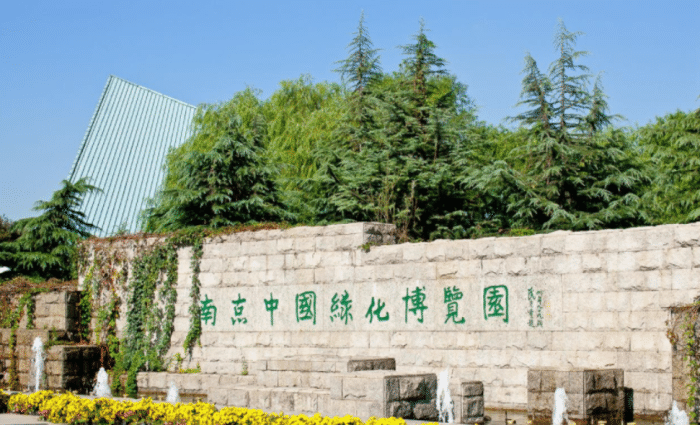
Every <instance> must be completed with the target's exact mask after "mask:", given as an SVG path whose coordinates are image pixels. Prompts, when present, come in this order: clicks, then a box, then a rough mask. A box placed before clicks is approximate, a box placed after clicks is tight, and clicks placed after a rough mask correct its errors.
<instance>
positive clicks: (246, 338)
mask: <svg viewBox="0 0 700 425" xmlns="http://www.w3.org/2000/svg"><path fill="white" fill-rule="evenodd" d="M391 230H392V228H391V226H389V225H383V224H376V223H353V224H347V225H333V226H326V227H297V228H292V229H289V230H270V231H258V232H245V233H238V234H232V235H228V236H220V237H216V238H214V239H210V240H206V241H205V244H204V254H203V258H202V261H201V273H200V280H201V283H202V288H201V300H202V305H201V306H202V313H203V314H202V319H203V322H202V325H203V335H202V341H201V342H202V346H201V348H196V349H195V351H194V355H193V357H192V359H191V361H190V362H189V364H185V365H183V366H185V367H186V366H190V367H194V366H195V365H196V364H199V365H200V366H201V368H202V372H203V373H213V374H240V373H241V372H242V371H243V369H244V365H245V367H246V370H248V369H250V373H251V374H254V373H256V372H257V371H258V369H260V368H258V366H257V365H259V364H266V363H265V362H267V361H270V360H284V359H299V358H303V359H305V360H310V361H313V360H327V361H328V360H332V359H336V358H337V359H340V358H349V357H357V356H369V357H391V358H395V359H396V368H397V371H401V372H404V373H437V372H440V371H441V370H443V369H445V368H447V367H449V368H450V369H451V385H450V387H451V391H452V393H453V394H456V395H459V394H460V391H461V390H460V382H461V381H483V383H484V400H485V404H486V407H491V408H498V407H503V408H509V409H525V408H526V405H527V389H528V388H527V374H528V369H559V370H575V369H576V370H578V369H606V368H620V369H623V371H624V382H625V386H627V387H629V388H632V389H633V390H634V409H635V413H637V414H658V413H660V412H662V411H665V410H667V409H669V408H670V406H671V402H672V399H671V397H672V348H671V345H670V343H669V341H668V339H667V337H666V327H667V325H666V321H667V319H669V307H671V306H675V305H680V304H688V303H689V302H690V301H692V299H693V298H695V297H697V296H698V295H700V282H699V281H698V273H697V269H696V268H697V267H700V225H697V224H692V225H668V226H659V227H648V228H636V229H628V230H605V231H594V232H575V233H572V232H562V231H559V232H554V233H550V234H547V235H535V236H527V237H518V238H484V239H476V240H459V241H435V242H430V243H407V244H400V245H381V246H369V251H367V252H366V251H365V250H364V249H362V248H361V246H362V245H364V244H367V242H371V241H378V242H387V241H389V240H390V239H391V237H390V236H389V234H390V232H391ZM369 245H371V244H369ZM365 247H367V245H365ZM178 255H179V276H178V302H177V306H176V319H175V332H174V334H173V340H172V349H171V350H170V353H169V354H170V355H175V353H177V352H180V353H182V348H181V347H182V343H183V341H184V338H185V335H186V334H187V331H188V328H189V320H190V318H189V315H188V309H189V291H190V285H191V278H192V274H191V269H190V255H191V251H190V249H182V250H180V251H179V254H178ZM280 376H282V375H280ZM279 379H282V378H279ZM279 385H280V386H284V383H283V382H280V383H279Z"/></svg>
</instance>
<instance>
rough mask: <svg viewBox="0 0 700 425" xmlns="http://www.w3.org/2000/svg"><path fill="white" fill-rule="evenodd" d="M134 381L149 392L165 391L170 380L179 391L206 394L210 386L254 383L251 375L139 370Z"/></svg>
mask: <svg viewBox="0 0 700 425" xmlns="http://www.w3.org/2000/svg"><path fill="white" fill-rule="evenodd" d="M136 381H137V384H138V387H139V391H144V392H149V393H161V392H167V391H168V389H169V388H170V384H171V382H172V383H174V384H175V385H176V386H177V387H178V389H179V390H180V392H183V393H190V394H206V393H207V392H208V391H209V390H210V389H212V388H221V387H227V386H236V385H254V384H255V381H256V379H255V376H253V375H232V374H214V373H171V372H140V373H139V374H138V375H137V376H136Z"/></svg>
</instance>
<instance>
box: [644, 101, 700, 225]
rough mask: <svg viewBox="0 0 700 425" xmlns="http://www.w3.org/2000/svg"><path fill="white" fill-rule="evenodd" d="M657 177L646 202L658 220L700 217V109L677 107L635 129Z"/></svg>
mask: <svg viewBox="0 0 700 425" xmlns="http://www.w3.org/2000/svg"><path fill="white" fill-rule="evenodd" d="M635 136H636V141H637V143H638V144H639V146H640V148H641V149H642V151H643V152H644V156H645V157H646V158H647V159H648V160H649V161H650V162H651V166H652V167H653V169H654V179H653V182H652V183H651V184H650V185H649V187H648V189H647V191H646V193H645V195H644V204H645V206H646V208H647V209H648V211H649V214H650V215H651V216H652V219H651V221H652V222H653V223H654V224H662V223H689V222H694V221H698V219H699V218H700V109H697V110H695V111H692V112H688V113H686V112H682V111H677V112H674V113H672V114H668V115H666V116H664V117H659V118H657V119H656V122H654V123H650V124H648V125H646V126H644V127H642V128H639V129H637V130H636V131H635Z"/></svg>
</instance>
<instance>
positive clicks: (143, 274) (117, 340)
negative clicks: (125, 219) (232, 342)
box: [78, 223, 290, 397]
mask: <svg viewBox="0 0 700 425" xmlns="http://www.w3.org/2000/svg"><path fill="white" fill-rule="evenodd" d="M288 227H290V226H289V225H288V224H286V223H281V224H280V223H259V224H253V225H238V226H234V227H226V228H219V229H214V230H212V229H205V228H190V229H183V230H179V231H177V232H174V233H171V234H168V235H165V236H160V237H149V236H148V235H143V234H142V235H127V236H123V237H119V238H108V239H90V240H88V241H87V242H86V243H83V244H82V245H81V247H80V249H79V252H78V255H79V261H78V270H79V273H80V275H81V276H85V278H84V282H83V295H82V298H81V303H80V316H81V320H80V321H81V324H80V328H81V330H80V332H81V335H83V336H84V338H85V339H91V340H94V342H95V343H97V344H99V345H101V346H103V347H104V349H103V353H108V356H107V355H104V356H103V359H102V365H103V366H105V368H106V369H107V368H111V373H110V374H111V377H112V392H113V393H114V394H123V393H126V394H128V395H129V396H132V397H134V396H136V394H137V391H138V388H137V383H136V374H137V373H138V372H139V371H143V370H148V371H161V370H165V369H167V367H168V364H169V361H168V359H167V358H166V355H167V352H168V349H169V348H170V342H171V337H172V334H173V330H174V320H175V303H176V301H177V290H176V285H177V278H178V255H177V250H178V249H179V248H183V247H191V248H192V254H191V259H190V267H191V271H192V281H191V286H190V293H189V298H190V299H189V301H190V306H189V309H188V312H189V315H190V323H189V329H188V332H187V336H186V337H185V340H184V343H183V349H184V352H185V353H187V354H189V356H190V358H191V357H192V350H193V349H194V347H195V346H197V345H199V344H200V338H201V335H202V323H201V309H200V287H201V282H200V280H199V273H200V262H201V260H202V255H203V247H204V238H205V237H214V236H218V235H222V234H230V233H237V232H243V231H256V230H270V229H283V228H288ZM122 311H125V316H124V318H125V321H126V325H125V327H124V329H123V332H122V335H121V337H118V335H117V320H118V319H119V318H120V317H122V316H121V315H122ZM92 323H94V326H91V325H92ZM91 327H94V329H91ZM178 356H179V354H178ZM124 375H126V376H125V380H124V381H122V378H124Z"/></svg>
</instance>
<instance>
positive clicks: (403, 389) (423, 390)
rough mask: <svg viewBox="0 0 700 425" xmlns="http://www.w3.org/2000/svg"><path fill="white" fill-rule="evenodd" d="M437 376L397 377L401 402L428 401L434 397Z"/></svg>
mask: <svg viewBox="0 0 700 425" xmlns="http://www.w3.org/2000/svg"><path fill="white" fill-rule="evenodd" d="M436 392H437V375H435V374H425V375H413V376H402V377H399V398H400V399H401V400H429V399H431V398H434V397H435V396H436Z"/></svg>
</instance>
